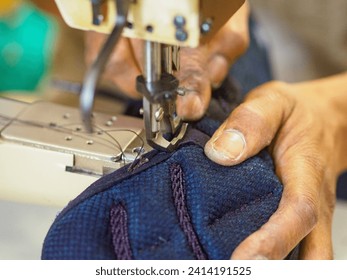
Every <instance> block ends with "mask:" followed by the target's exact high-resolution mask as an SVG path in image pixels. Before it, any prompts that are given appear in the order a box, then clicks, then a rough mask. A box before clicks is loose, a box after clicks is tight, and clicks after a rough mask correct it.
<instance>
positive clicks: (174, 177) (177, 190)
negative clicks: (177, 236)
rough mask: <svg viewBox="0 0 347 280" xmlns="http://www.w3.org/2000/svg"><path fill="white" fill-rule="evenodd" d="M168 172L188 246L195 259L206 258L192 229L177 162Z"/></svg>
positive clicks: (181, 175)
mask: <svg viewBox="0 0 347 280" xmlns="http://www.w3.org/2000/svg"><path fill="white" fill-rule="evenodd" d="M170 174H171V183H172V184H171V188H172V195H173V199H174V205H175V207H176V214H177V217H178V220H179V224H180V227H181V228H182V230H183V232H184V234H185V236H186V238H187V241H188V244H189V247H190V248H191V249H192V250H193V253H194V255H195V257H196V259H198V260H206V259H207V258H206V255H205V253H204V251H203V249H202V246H201V244H200V242H199V239H198V236H197V234H196V232H195V231H194V228H193V225H192V222H191V218H190V215H189V213H188V209H187V205H186V199H185V183H184V178H183V171H182V168H181V166H180V165H179V164H177V163H174V164H172V165H171V166H170Z"/></svg>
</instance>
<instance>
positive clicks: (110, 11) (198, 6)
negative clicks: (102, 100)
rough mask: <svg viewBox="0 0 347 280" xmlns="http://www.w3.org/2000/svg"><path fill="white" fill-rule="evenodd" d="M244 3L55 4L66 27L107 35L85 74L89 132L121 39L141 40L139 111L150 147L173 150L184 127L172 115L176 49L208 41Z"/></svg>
mask: <svg viewBox="0 0 347 280" xmlns="http://www.w3.org/2000/svg"><path fill="white" fill-rule="evenodd" d="M244 2H245V0H163V1H158V0H74V1H71V0H56V3H57V5H58V7H59V9H60V11H61V14H62V16H63V18H64V19H65V21H66V23H67V24H69V25H70V26H71V27H73V28H78V29H83V30H94V31H97V32H102V33H110V36H109V38H108V40H107V41H106V43H105V45H104V47H103V49H102V50H101V52H100V54H99V57H98V58H97V59H96V61H95V62H94V64H93V65H92V67H91V69H90V70H89V71H88V72H87V74H86V77H85V80H84V85H83V89H82V92H81V98H80V100H81V109H82V115H83V120H84V122H85V124H86V128H87V130H88V131H93V124H92V119H91V114H92V108H93V100H94V92H95V87H96V84H97V81H98V78H99V75H100V73H101V72H102V69H103V66H104V65H105V63H106V62H107V59H108V57H109V55H110V54H111V52H112V50H113V48H114V46H115V45H116V43H117V41H118V39H119V37H120V36H121V35H123V36H126V37H131V38H139V39H143V40H144V41H145V44H144V61H143V67H142V68H143V75H142V76H140V77H138V78H137V81H136V82H137V89H138V91H139V92H141V93H142V94H143V96H144V102H143V111H144V121H145V130H146V138H147V142H148V144H150V145H151V146H152V147H155V148H157V149H163V150H173V149H174V148H175V146H176V145H177V144H178V143H179V141H180V140H181V139H182V138H183V136H184V134H185V132H186V129H187V124H186V123H184V122H182V120H181V119H180V118H179V117H178V116H177V114H176V98H177V94H184V92H185V89H182V88H179V81H178V80H177V79H176V78H175V75H174V74H175V72H176V71H178V70H179V48H180V47H197V46H198V45H199V44H202V43H204V42H206V41H208V40H209V39H210V38H211V37H213V35H214V34H215V33H216V32H217V31H218V30H219V29H220V28H221V27H222V26H223V25H224V24H225V23H226V21H227V20H228V19H229V18H230V17H231V16H232V15H233V14H234V13H235V12H236V11H237V10H238V9H239V8H240V7H241V5H242V4H243V3H244Z"/></svg>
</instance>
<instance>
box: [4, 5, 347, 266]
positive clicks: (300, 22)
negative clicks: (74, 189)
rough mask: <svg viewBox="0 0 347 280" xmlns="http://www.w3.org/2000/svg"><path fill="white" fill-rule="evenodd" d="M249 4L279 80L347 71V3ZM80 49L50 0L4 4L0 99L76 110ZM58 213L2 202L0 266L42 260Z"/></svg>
mask: <svg viewBox="0 0 347 280" xmlns="http://www.w3.org/2000/svg"><path fill="white" fill-rule="evenodd" d="M250 2H251V7H252V11H253V13H254V15H255V18H256V19H257V21H258V23H259V24H260V26H259V27H258V30H257V34H258V40H260V41H262V42H263V44H265V45H267V48H268V49H269V56H270V62H271V66H272V69H273V74H274V77H275V78H276V79H280V80H284V81H288V82H295V81H303V80H306V79H312V78H317V77H323V76H326V75H330V74H334V73H338V72H341V71H343V70H345V69H346V67H347V65H346V64H347V22H346V21H345V11H346V10H347V1H345V0H334V1H329V0H291V1H286V0H250ZM42 9H43V10H42ZM265 38H266V39H265ZM83 44H84V42H83V32H81V31H78V30H73V29H70V28H68V27H67V26H66V24H65V23H64V22H63V21H62V19H61V18H60V16H59V13H58V11H57V9H56V7H55V4H54V1H53V0H50V1H47V0H32V1H25V0H1V1H0V96H1V95H2V96H7V97H11V98H17V99H20V100H25V101H34V100H37V99H45V100H49V101H53V102H57V103H61V104H69V105H77V103H78V98H77V95H76V92H75V93H74V90H75V89H76V87H77V88H78V85H79V84H80V83H81V81H82V79H83V74H84V71H85V65H84V57H83ZM98 108H100V109H102V110H103V111H106V112H110V113H111V112H119V110H120V106H119V102H117V101H115V100H113V99H112V98H110V97H107V96H105V97H104V98H101V99H99V100H98V102H97V104H96V109H97V110H98ZM0 176H1V173H0ZM343 179H344V178H343V177H341V179H340V184H339V186H340V188H339V199H338V202H337V207H336V211H335V215H334V223H333V241H334V250H335V259H347V223H345V219H346V217H347V196H346V194H344V193H343V188H344V192H345V193H346V191H347V186H346V184H345V183H344V182H345V181H347V180H343ZM47 187H49V186H47ZM343 197H344V199H343ZM0 198H1V194H0ZM60 210H61V209H60V208H57V207H49V206H41V205H29V204H22V203H16V202H10V201H2V200H0V222H1V226H0V259H3V260H4V259H39V258H40V253H41V247H42V242H43V239H44V237H45V235H46V233H47V230H48V228H49V227H50V225H51V224H52V222H53V220H54V218H55V216H56V215H57V213H58V212H59V211H60Z"/></svg>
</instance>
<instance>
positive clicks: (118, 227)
mask: <svg viewBox="0 0 347 280" xmlns="http://www.w3.org/2000/svg"><path fill="white" fill-rule="evenodd" d="M110 227H111V233H112V244H113V249H114V253H115V255H116V258H117V259H118V260H132V259H133V257H132V252H131V247H130V242H129V236H128V215H127V212H126V210H125V208H124V206H123V205H122V204H121V203H118V204H115V205H113V206H112V208H111V210H110Z"/></svg>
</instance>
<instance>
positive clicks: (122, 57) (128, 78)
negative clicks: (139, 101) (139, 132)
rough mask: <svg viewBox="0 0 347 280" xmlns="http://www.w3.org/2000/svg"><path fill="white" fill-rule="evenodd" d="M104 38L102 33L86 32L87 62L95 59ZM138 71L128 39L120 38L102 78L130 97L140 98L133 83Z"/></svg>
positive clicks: (89, 62)
mask: <svg viewBox="0 0 347 280" xmlns="http://www.w3.org/2000/svg"><path fill="white" fill-rule="evenodd" d="M106 38H107V36H106V35H104V34H100V33H96V32H88V34H87V37H86V47H87V63H88V64H91V63H92V62H93V61H94V60H95V59H96V57H97V55H98V54H99V52H100V49H101V48H102V46H103V44H104V42H105V40H106ZM140 73H141V72H140V69H139V68H138V65H137V63H136V61H135V58H134V56H133V51H132V46H131V44H130V42H129V40H128V39H126V38H121V39H120V40H119V42H118V44H117V46H116V47H115V50H114V51H113V53H112V54H111V56H110V58H109V61H108V63H107V65H106V66H105V69H104V72H103V79H104V80H106V81H109V82H111V83H112V84H114V85H115V86H117V87H118V88H119V89H120V90H121V91H122V92H124V93H126V94H127V95H129V96H130V97H132V98H140V97H141V95H140V94H139V93H138V92H137V90H136V84H135V81H136V77H137V76H139V75H140Z"/></svg>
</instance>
